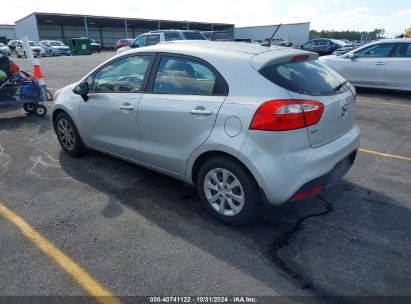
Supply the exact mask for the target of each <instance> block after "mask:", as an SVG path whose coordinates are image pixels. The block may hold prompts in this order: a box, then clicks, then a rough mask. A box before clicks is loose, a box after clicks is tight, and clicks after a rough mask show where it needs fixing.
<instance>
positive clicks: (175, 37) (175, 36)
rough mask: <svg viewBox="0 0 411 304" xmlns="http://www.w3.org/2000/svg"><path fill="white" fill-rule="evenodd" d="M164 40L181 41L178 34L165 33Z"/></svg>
mask: <svg viewBox="0 0 411 304" xmlns="http://www.w3.org/2000/svg"><path fill="white" fill-rule="evenodd" d="M164 39H165V40H166V41H173V40H181V37H180V34H179V33H178V32H165V33H164Z"/></svg>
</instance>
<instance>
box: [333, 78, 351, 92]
mask: <svg viewBox="0 0 411 304" xmlns="http://www.w3.org/2000/svg"><path fill="white" fill-rule="evenodd" d="M347 83H348V80H344V81H343V82H341V83H340V84H339V85H337V86H336V87H335V88H334V92H337V91H338V90H340V89H341V88H342V87H343V86H345V85H346V84H347Z"/></svg>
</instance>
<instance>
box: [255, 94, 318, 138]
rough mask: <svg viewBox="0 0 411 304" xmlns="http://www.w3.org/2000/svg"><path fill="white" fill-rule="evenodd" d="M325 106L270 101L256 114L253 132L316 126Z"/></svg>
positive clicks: (311, 102) (309, 102)
mask: <svg viewBox="0 0 411 304" xmlns="http://www.w3.org/2000/svg"><path fill="white" fill-rule="evenodd" d="M323 111H324V105H323V104H322V103H321V102H318V101H311V100H300V99H298V100H294V99H286V100H270V101H267V102H265V103H263V104H262V105H261V106H260V107H259V108H258V110H257V112H255V114H254V117H253V120H252V122H251V124H250V129H252V130H263V131H288V130H295V129H301V128H305V127H308V126H312V125H315V124H316V123H318V122H319V121H320V119H321V116H322V114H323Z"/></svg>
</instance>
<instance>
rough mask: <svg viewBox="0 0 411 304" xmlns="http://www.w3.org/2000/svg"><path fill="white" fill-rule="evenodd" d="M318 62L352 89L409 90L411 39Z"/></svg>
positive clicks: (390, 41) (373, 45) (384, 42)
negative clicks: (323, 64) (353, 86)
mask: <svg viewBox="0 0 411 304" xmlns="http://www.w3.org/2000/svg"><path fill="white" fill-rule="evenodd" d="M320 61H321V62H323V63H325V64H327V65H329V66H330V67H332V68H333V69H334V70H336V71H337V72H338V73H339V74H341V75H342V76H343V77H344V78H345V79H347V80H348V81H350V82H351V83H352V84H353V85H355V86H359V87H369V88H383V89H392V90H404V91H411V39H385V40H378V41H375V42H372V43H370V44H367V45H364V46H362V47H360V48H358V49H355V50H352V51H350V52H348V53H346V54H345V55H342V56H334V55H331V56H325V57H321V58H320Z"/></svg>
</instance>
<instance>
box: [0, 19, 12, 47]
mask: <svg viewBox="0 0 411 304" xmlns="http://www.w3.org/2000/svg"><path fill="white" fill-rule="evenodd" d="M13 39H16V34H15V32H14V25H10V24H0V42H1V43H4V44H7V42H8V41H9V40H13Z"/></svg>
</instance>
